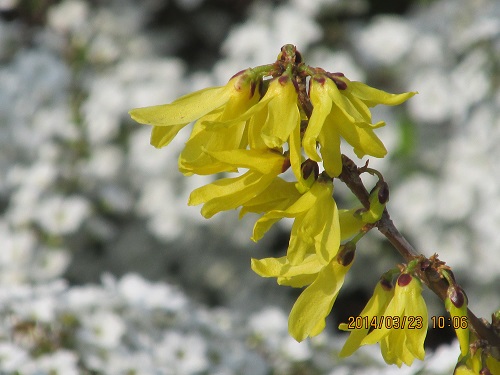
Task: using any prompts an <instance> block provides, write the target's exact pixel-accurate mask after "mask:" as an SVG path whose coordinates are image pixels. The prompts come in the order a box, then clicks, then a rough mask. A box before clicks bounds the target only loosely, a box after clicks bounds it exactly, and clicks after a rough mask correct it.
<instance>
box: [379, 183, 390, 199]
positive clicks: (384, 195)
mask: <svg viewBox="0 0 500 375" xmlns="http://www.w3.org/2000/svg"><path fill="white" fill-rule="evenodd" d="M379 185H380V190H379V191H378V201H379V202H380V203H381V204H386V203H387V202H389V185H387V182H385V181H382V182H380V183H379Z"/></svg>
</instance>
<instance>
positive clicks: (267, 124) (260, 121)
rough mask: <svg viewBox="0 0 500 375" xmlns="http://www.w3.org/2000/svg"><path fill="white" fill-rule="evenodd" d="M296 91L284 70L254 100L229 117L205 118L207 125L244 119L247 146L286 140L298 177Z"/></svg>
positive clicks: (274, 145)
mask: <svg viewBox="0 0 500 375" xmlns="http://www.w3.org/2000/svg"><path fill="white" fill-rule="evenodd" d="M297 101H298V95H297V89H296V87H295V84H294V81H293V79H292V77H291V76H289V75H288V74H287V73H284V74H283V75H281V76H280V77H277V78H274V79H272V80H271V81H270V82H269V87H268V88H267V91H266V93H265V95H264V96H263V97H262V99H260V100H259V102H258V103H256V104H255V105H253V106H251V107H249V109H248V110H247V111H246V112H243V113H241V114H240V116H238V117H235V118H234V119H233V120H228V119H219V120H214V121H212V120H208V121H205V122H204V123H205V125H206V126H207V128H210V127H214V128H216V127H225V128H227V127H232V126H234V124H236V123H241V122H242V121H243V122H245V121H248V126H247V129H248V130H247V135H248V144H249V146H250V148H256V149H261V148H274V149H276V148H281V147H282V146H283V144H285V143H286V142H288V143H289V151H290V160H291V162H292V169H293V171H294V173H295V176H296V177H297V178H299V169H300V164H301V156H300V111H299V107H298V103H297Z"/></svg>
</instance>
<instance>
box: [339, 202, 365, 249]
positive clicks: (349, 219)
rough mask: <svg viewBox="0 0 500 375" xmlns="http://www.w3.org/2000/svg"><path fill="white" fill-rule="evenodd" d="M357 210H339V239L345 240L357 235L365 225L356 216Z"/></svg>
mask: <svg viewBox="0 0 500 375" xmlns="http://www.w3.org/2000/svg"><path fill="white" fill-rule="evenodd" d="M356 211H358V209H357V208H353V209H350V210H339V222H340V239H341V240H342V241H343V240H347V239H349V238H351V237H353V236H354V235H356V234H358V233H359V231H360V230H361V228H363V226H364V225H365V223H364V222H363V220H361V218H360V217H359V215H356Z"/></svg>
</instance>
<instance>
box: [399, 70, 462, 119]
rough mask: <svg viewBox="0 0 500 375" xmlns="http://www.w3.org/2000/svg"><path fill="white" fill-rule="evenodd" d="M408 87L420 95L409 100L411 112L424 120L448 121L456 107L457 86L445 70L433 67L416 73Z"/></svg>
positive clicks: (415, 116)
mask: <svg viewBox="0 0 500 375" xmlns="http://www.w3.org/2000/svg"><path fill="white" fill-rule="evenodd" d="M408 87H411V88H412V90H416V91H418V93H419V95H416V96H415V97H413V98H412V99H411V100H410V101H408V108H409V110H410V114H411V115H412V116H413V117H414V118H415V119H416V120H417V121H422V122H430V123H433V122H434V123H440V122H443V121H447V120H449V119H450V117H451V116H452V114H453V110H454V108H455V104H454V101H455V98H454V97H455V96H456V95H457V93H456V91H455V87H454V85H453V83H452V82H451V79H450V77H449V76H448V75H447V74H446V73H445V71H444V70H441V69H439V68H432V69H429V70H421V71H417V72H415V73H414V75H413V76H412V79H411V81H410V82H409V83H408Z"/></svg>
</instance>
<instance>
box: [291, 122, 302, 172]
mask: <svg viewBox="0 0 500 375" xmlns="http://www.w3.org/2000/svg"><path fill="white" fill-rule="evenodd" d="M289 149H290V164H291V166H292V171H293V174H294V175H295V178H296V179H297V180H298V181H301V179H302V172H301V170H300V166H301V165H302V153H301V151H300V126H297V127H295V129H294V130H293V131H292V133H291V134H290V140H289Z"/></svg>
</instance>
